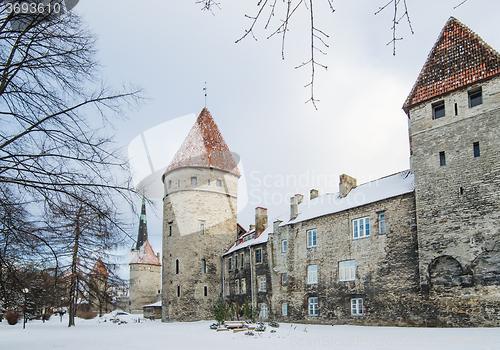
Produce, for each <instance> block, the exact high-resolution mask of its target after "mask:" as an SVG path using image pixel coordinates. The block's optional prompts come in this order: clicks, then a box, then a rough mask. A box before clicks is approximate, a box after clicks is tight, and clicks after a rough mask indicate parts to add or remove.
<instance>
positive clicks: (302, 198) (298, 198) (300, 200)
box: [295, 193, 304, 204]
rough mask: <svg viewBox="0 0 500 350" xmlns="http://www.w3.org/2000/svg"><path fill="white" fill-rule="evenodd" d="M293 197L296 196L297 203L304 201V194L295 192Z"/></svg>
mask: <svg viewBox="0 0 500 350" xmlns="http://www.w3.org/2000/svg"><path fill="white" fill-rule="evenodd" d="M295 197H297V204H300V203H302V202H303V201H304V195H302V194H300V193H298V194H296V195H295Z"/></svg>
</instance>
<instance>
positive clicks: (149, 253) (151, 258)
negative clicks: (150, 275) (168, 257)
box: [129, 240, 161, 266]
mask: <svg viewBox="0 0 500 350" xmlns="http://www.w3.org/2000/svg"><path fill="white" fill-rule="evenodd" d="M132 264H144V265H156V266H161V263H160V262H159V261H158V258H157V257H156V255H155V253H154V251H153V248H151V244H149V241H147V240H146V242H144V244H143V245H142V247H141V249H140V250H139V252H138V253H137V254H136V255H135V256H134V258H133V259H132V260H131V261H130V264H129V265H132Z"/></svg>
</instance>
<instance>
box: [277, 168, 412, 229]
mask: <svg viewBox="0 0 500 350" xmlns="http://www.w3.org/2000/svg"><path fill="white" fill-rule="evenodd" d="M414 190H415V178H414V175H413V174H412V173H410V171H409V170H405V171H402V172H399V173H396V174H393V175H389V176H386V177H383V178H380V179H378V180H375V181H371V182H368V183H365V184H362V185H359V186H358V187H356V188H354V189H352V190H351V192H349V194H348V195H347V196H346V197H344V198H340V196H339V193H338V192H337V193H327V194H324V195H322V196H319V197H317V198H315V199H313V200H311V201H307V202H304V203H301V204H299V215H298V216H297V218H295V219H294V220H290V221H288V218H289V216H288V217H286V215H290V214H286V215H283V216H281V217H279V220H281V221H283V222H282V223H281V224H280V226H285V225H289V224H295V223H298V222H301V221H306V220H310V219H314V218H317V217H320V216H323V215H328V214H332V213H338V212H341V211H344V210H347V209H351V208H355V207H359V206H362V205H365V204H369V203H374V202H378V201H380V200H383V199H387V198H392V197H396V196H399V195H402V194H405V193H410V192H413V191H414Z"/></svg>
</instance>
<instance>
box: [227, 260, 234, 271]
mask: <svg viewBox="0 0 500 350" xmlns="http://www.w3.org/2000/svg"><path fill="white" fill-rule="evenodd" d="M227 266H228V269H229V270H230V271H231V270H232V269H233V258H229V260H228V261H227Z"/></svg>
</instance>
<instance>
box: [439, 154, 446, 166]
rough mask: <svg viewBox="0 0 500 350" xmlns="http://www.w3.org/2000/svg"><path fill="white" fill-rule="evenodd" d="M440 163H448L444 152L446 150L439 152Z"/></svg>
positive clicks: (443, 164)
mask: <svg viewBox="0 0 500 350" xmlns="http://www.w3.org/2000/svg"><path fill="white" fill-rule="evenodd" d="M439 165H441V166H445V165H446V155H445V154H444V152H439Z"/></svg>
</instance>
